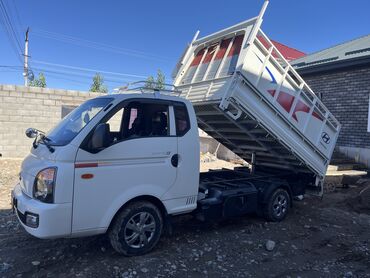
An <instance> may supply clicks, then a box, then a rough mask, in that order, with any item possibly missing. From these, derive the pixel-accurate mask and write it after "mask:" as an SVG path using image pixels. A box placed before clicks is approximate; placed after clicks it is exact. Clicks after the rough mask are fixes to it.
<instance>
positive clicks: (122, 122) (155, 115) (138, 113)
mask: <svg viewBox="0 0 370 278" xmlns="http://www.w3.org/2000/svg"><path fill="white" fill-rule="evenodd" d="M102 123H105V124H106V130H107V132H106V133H108V134H106V136H104V144H103V145H104V148H107V147H109V146H111V145H113V144H116V143H118V142H121V141H125V140H130V139H136V138H150V137H166V136H170V124H169V105H168V104H164V103H160V102H159V103H155V102H148V101H143V102H140V101H133V102H130V103H128V104H126V105H124V107H121V108H119V109H118V110H117V111H115V112H114V113H113V114H111V115H110V116H108V117H107V118H106V119H104V120H103V121H102V122H101V123H100V124H102ZM91 137H92V135H91V136H90V139H89V141H88V142H87V145H86V148H85V149H86V150H89V151H92V152H97V151H100V150H101V149H99V150H93V148H92V143H91Z"/></svg>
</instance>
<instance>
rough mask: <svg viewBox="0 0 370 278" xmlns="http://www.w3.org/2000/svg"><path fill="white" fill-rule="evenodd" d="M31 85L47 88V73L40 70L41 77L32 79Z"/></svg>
mask: <svg viewBox="0 0 370 278" xmlns="http://www.w3.org/2000/svg"><path fill="white" fill-rule="evenodd" d="M29 85H30V86H32V87H41V88H45V87H46V79H45V75H44V74H43V73H42V72H40V73H39V78H35V79H34V80H30V81H29Z"/></svg>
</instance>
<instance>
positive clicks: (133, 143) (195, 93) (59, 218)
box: [12, 2, 340, 256]
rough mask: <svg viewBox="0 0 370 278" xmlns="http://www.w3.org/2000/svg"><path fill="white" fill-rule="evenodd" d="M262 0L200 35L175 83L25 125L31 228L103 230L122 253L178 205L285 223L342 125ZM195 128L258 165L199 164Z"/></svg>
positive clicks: (214, 216) (22, 193)
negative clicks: (286, 49)
mask: <svg viewBox="0 0 370 278" xmlns="http://www.w3.org/2000/svg"><path fill="white" fill-rule="evenodd" d="M266 6H267V2H265V5H264V7H263V9H262V11H261V13H260V15H259V16H258V17H256V18H253V19H250V20H248V21H245V22H242V23H240V24H237V25H235V26H232V27H230V28H227V29H225V30H222V31H220V32H217V33H214V34H212V35H209V36H207V37H204V38H201V39H196V38H194V40H193V41H192V43H191V44H190V45H189V47H188V48H187V50H186V51H185V53H184V55H183V57H182V58H181V59H180V61H179V63H178V65H177V68H176V70H175V72H174V85H175V86H174V87H172V88H171V89H170V90H167V89H162V90H151V89H148V88H145V87H138V88H136V89H135V88H133V89H131V90H128V91H127V92H121V93H119V94H109V95H104V96H101V97H98V98H95V99H91V100H88V101H86V102H85V103H83V104H82V105H81V106H79V107H78V108H76V109H75V110H74V111H73V112H71V113H70V114H69V115H68V116H66V117H65V118H64V119H63V120H62V121H61V122H60V123H59V124H58V125H57V126H56V127H55V128H54V129H52V130H51V131H50V132H49V133H47V134H44V133H42V132H40V131H38V130H36V129H28V130H27V131H26V134H27V136H29V137H31V138H35V140H34V143H33V147H32V149H31V153H30V154H29V155H28V156H27V157H26V158H25V160H24V161H23V163H22V167H21V172H20V177H19V178H20V179H19V182H18V184H17V185H16V186H15V188H14V190H13V192H12V203H13V208H14V210H15V212H16V214H17V216H18V218H19V220H20V222H21V224H22V225H23V227H24V228H25V229H26V231H27V232H29V233H30V234H32V235H34V236H36V237H39V238H58V237H78V236H88V235H96V234H103V233H107V234H108V235H109V238H110V241H111V243H112V246H113V248H114V249H115V250H116V251H118V252H119V253H122V254H124V255H128V256H132V255H140V254H144V253H146V252H149V251H150V250H152V248H154V247H155V245H156V244H157V243H158V240H159V238H160V236H161V234H162V233H163V231H165V230H170V229H171V217H172V216H174V215H181V214H186V213H191V214H193V215H194V216H196V217H198V218H199V219H202V220H210V221H212V220H215V221H216V220H219V219H224V218H229V217H235V216H240V215H244V214H248V213H258V214H260V215H263V216H265V217H266V218H267V219H268V220H270V221H281V220H283V219H284V217H285V216H286V215H287V212H288V210H289V209H290V207H291V206H292V199H293V198H294V197H295V196H298V195H302V194H304V193H305V189H306V188H307V187H312V188H317V189H318V191H319V192H320V191H321V190H322V186H323V179H324V176H325V172H326V168H327V166H328V163H329V161H330V157H331V155H332V152H333V149H334V146H335V143H336V139H337V137H338V133H339V130H340V124H339V123H338V122H337V120H336V119H335V118H334V117H333V115H331V113H330V112H329V111H328V110H327V109H326V107H325V106H324V105H323V104H322V103H321V101H320V99H319V98H318V97H317V96H316V95H315V94H314V93H313V92H312V91H311V89H310V88H309V87H308V86H307V85H306V83H305V82H304V81H303V80H302V78H301V77H300V76H299V75H298V74H297V73H296V72H295V71H294V69H293V68H292V67H291V66H290V65H289V63H288V62H287V61H286V60H285V59H284V58H283V57H282V55H281V54H280V53H279V52H278V50H277V49H276V48H275V47H274V46H273V44H272V43H271V42H270V40H269V39H268V38H267V37H266V36H265V35H264V33H263V32H262V31H261V29H260V25H261V21H262V15H263V13H264V10H265V8H266ZM130 92H131V93H130ZM178 95H179V96H178ZM198 126H199V127H200V128H201V129H203V130H205V131H206V132H207V133H208V134H209V135H211V136H212V137H213V138H215V139H217V140H218V141H219V142H221V143H223V144H224V145H225V146H227V147H228V148H230V150H232V151H233V152H235V153H236V154H238V155H239V156H240V157H242V158H243V159H245V160H247V161H249V162H250V163H251V165H252V167H251V169H248V168H246V167H244V168H243V167H241V168H235V169H234V170H226V169H221V170H217V171H209V172H206V173H199V154H200V153H199V138H198Z"/></svg>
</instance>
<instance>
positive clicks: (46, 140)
mask: <svg viewBox="0 0 370 278" xmlns="http://www.w3.org/2000/svg"><path fill="white" fill-rule="evenodd" d="M40 139H41V141H42V142H43V143H44V144H45V146H46V147H47V148H48V150H49V152H51V153H53V152H54V151H55V149H54V148H53V147H52V146H51V144H50V143H49V142H50V141H51V140H50V139H49V138H48V137H46V135H45V134H40Z"/></svg>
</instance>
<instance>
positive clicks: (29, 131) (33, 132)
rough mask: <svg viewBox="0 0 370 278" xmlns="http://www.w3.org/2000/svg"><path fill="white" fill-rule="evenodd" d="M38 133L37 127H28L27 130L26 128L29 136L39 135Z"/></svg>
mask: <svg viewBox="0 0 370 278" xmlns="http://www.w3.org/2000/svg"><path fill="white" fill-rule="evenodd" d="M37 134H38V131H37V130H36V129H34V128H32V127H30V128H27V130H26V136H27V137H28V138H35V137H36V136H37Z"/></svg>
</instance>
